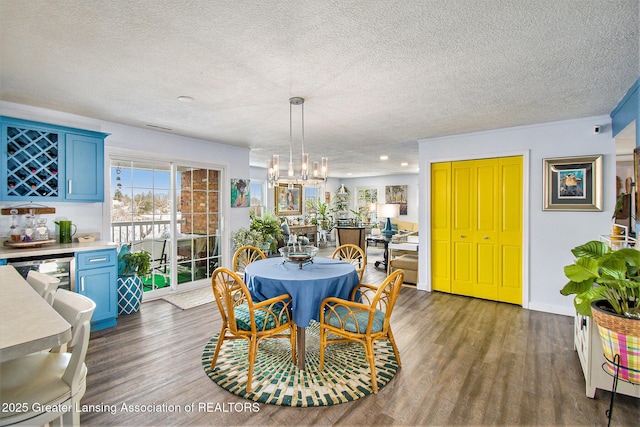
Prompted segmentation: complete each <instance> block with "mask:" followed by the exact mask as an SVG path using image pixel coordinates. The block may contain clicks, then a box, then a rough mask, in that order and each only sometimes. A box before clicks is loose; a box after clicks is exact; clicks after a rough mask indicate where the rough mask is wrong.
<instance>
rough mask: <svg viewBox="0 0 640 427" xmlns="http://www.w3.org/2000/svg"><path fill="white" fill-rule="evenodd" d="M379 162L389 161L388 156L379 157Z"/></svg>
mask: <svg viewBox="0 0 640 427" xmlns="http://www.w3.org/2000/svg"><path fill="white" fill-rule="evenodd" d="M380 160H389V156H380Z"/></svg>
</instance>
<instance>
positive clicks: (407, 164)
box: [400, 162, 409, 166]
mask: <svg viewBox="0 0 640 427" xmlns="http://www.w3.org/2000/svg"><path fill="white" fill-rule="evenodd" d="M400 166H409V163H407V162H402V163H400Z"/></svg>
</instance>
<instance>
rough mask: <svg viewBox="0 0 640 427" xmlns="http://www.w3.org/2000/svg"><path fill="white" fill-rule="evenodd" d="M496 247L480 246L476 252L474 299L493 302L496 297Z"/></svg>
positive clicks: (490, 245)
mask: <svg viewBox="0 0 640 427" xmlns="http://www.w3.org/2000/svg"><path fill="white" fill-rule="evenodd" d="M496 250H497V245H493V244H486V245H483V244H480V245H477V246H476V252H477V260H478V265H477V274H476V277H477V280H476V283H475V285H474V292H473V296H474V297H476V298H483V299H490V300H495V299H496V298H497V297H498V283H497V278H498V272H497V270H496V267H497V260H498V254H497V253H496Z"/></svg>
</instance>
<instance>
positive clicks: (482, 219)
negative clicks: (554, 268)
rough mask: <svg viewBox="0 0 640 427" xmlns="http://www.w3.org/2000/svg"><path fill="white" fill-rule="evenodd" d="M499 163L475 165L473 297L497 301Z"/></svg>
mask: <svg viewBox="0 0 640 427" xmlns="http://www.w3.org/2000/svg"><path fill="white" fill-rule="evenodd" d="M497 166H498V160H497V159H483V160H476V161H475V174H474V176H475V183H474V189H475V209H473V210H472V213H471V215H472V216H473V215H475V222H474V223H475V225H476V228H475V230H474V233H473V239H474V243H475V248H476V253H475V256H476V278H475V285H474V292H473V296H474V297H477V298H484V299H495V298H496V297H497V295H498V277H499V274H498V255H497V252H498V226H499V213H500V209H499V206H498V198H499V192H498V167H497Z"/></svg>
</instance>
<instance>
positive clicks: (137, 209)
mask: <svg viewBox="0 0 640 427" xmlns="http://www.w3.org/2000/svg"><path fill="white" fill-rule="evenodd" d="M110 172H111V176H110V185H111V239H112V240H113V241H114V242H117V243H119V244H128V245H130V247H131V251H133V252H135V251H138V250H145V251H147V252H149V253H150V254H151V259H152V265H151V267H152V269H151V272H150V274H149V275H147V276H146V277H144V278H142V281H143V284H144V291H145V292H147V293H148V292H155V291H161V290H163V289H164V291H165V292H166V291H167V290H168V289H174V290H175V289H177V287H178V286H179V285H180V284H187V283H189V284H191V283H193V282H197V281H199V280H205V279H208V278H210V277H211V275H212V273H213V270H214V269H215V268H216V267H217V266H218V265H220V264H221V262H220V260H221V253H220V245H219V243H220V230H221V227H220V218H221V211H220V209H221V204H220V184H221V170H219V169H208V168H202V167H196V166H193V165H177V164H174V163H171V162H158V161H140V160H133V159H127V158H124V157H123V158H116V157H112V158H111V171H110ZM166 288H168V289H166Z"/></svg>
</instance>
